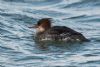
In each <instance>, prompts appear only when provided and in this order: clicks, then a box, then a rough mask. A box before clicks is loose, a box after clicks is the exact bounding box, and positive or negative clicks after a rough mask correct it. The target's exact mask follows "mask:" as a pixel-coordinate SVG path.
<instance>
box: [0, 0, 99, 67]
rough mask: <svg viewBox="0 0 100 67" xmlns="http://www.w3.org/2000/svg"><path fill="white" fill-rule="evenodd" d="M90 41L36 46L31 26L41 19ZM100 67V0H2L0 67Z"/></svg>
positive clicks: (0, 3)
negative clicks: (72, 30)
mask: <svg viewBox="0 0 100 67" xmlns="http://www.w3.org/2000/svg"><path fill="white" fill-rule="evenodd" d="M47 17H49V18H53V22H54V23H53V24H54V25H61V26H62V25H64V26H68V27H70V28H72V29H74V30H76V31H78V32H81V33H82V34H84V36H85V37H87V38H88V39H89V40H90V42H84V43H73V44H68V43H50V44H47V43H41V44H39V43H36V42H35V41H34V40H33V34H34V33H35V30H32V29H29V28H28V26H30V25H32V24H35V23H36V22H37V21H38V20H39V19H41V18H47ZM70 66H71V67H82V66H83V67H91V66H92V67H100V0H0V67H70Z"/></svg>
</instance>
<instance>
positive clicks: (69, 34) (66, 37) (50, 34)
mask: <svg viewBox="0 0 100 67" xmlns="http://www.w3.org/2000/svg"><path fill="white" fill-rule="evenodd" d="M32 28H35V29H36V30H37V33H36V37H35V38H36V39H37V40H39V41H65V42H83V41H88V39H87V38H85V37H84V36H83V35H82V34H81V33H79V32H77V31H75V30H73V29H71V28H69V27H66V26H52V22H51V20H50V18H43V19H40V20H39V21H38V23H37V24H35V25H34V26H32Z"/></svg>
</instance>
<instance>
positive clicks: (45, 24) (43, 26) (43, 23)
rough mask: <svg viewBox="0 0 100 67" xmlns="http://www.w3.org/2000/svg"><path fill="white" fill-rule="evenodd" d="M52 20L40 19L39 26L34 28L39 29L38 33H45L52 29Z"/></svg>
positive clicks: (36, 25)
mask: <svg viewBox="0 0 100 67" xmlns="http://www.w3.org/2000/svg"><path fill="white" fill-rule="evenodd" d="M50 19H51V18H43V19H40V20H39V21H38V22H37V24H35V25H34V26H33V27H32V28H37V32H44V31H46V30H48V29H49V28H51V20H50Z"/></svg>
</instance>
